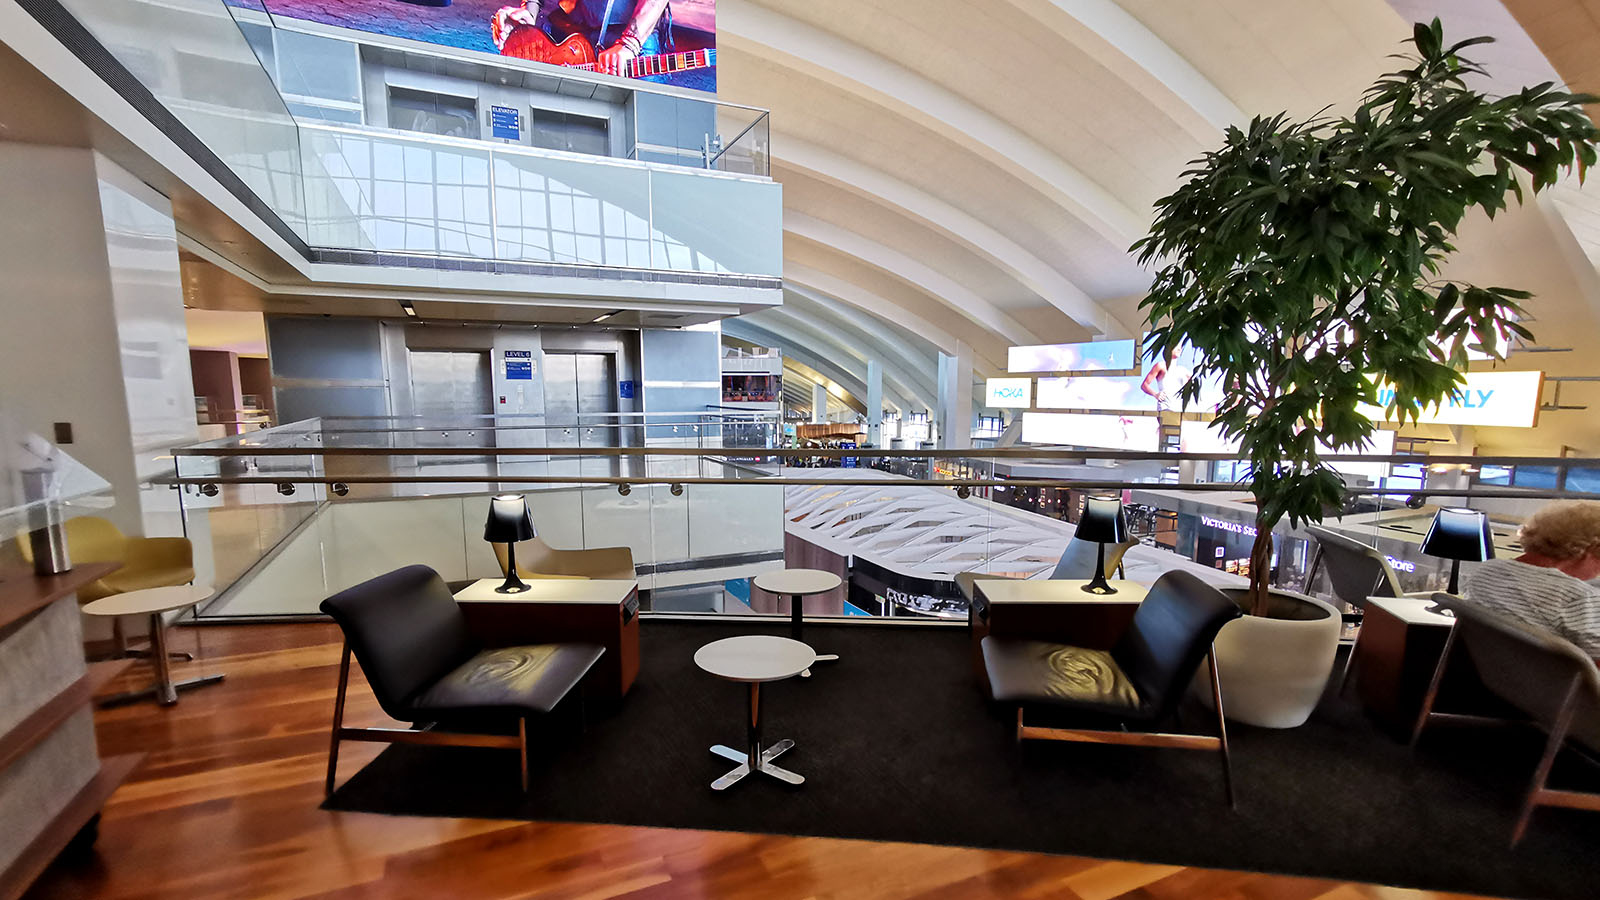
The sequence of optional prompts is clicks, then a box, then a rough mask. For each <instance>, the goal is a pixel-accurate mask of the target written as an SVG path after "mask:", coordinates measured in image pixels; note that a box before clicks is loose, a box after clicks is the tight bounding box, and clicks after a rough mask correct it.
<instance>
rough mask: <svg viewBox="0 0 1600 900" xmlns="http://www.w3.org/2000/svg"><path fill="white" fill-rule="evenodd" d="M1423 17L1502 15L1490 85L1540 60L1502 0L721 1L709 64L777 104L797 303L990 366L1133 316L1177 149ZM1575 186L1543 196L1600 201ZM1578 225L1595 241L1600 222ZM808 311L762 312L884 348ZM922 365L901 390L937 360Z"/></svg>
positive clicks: (1311, 95) (745, 99)
mask: <svg viewBox="0 0 1600 900" xmlns="http://www.w3.org/2000/svg"><path fill="white" fill-rule="evenodd" d="M1435 14H1438V15H1441V16H1442V17H1443V18H1444V20H1445V26H1446V30H1447V33H1449V34H1453V35H1455V36H1456V37H1465V36H1467V35H1468V34H1477V33H1483V32H1485V31H1488V32H1490V33H1495V34H1499V35H1502V37H1503V40H1502V44H1500V45H1496V47H1495V49H1494V51H1493V54H1492V56H1491V58H1490V59H1489V60H1488V61H1490V62H1492V64H1493V66H1494V68H1495V69H1496V70H1497V71H1498V72H1499V73H1500V74H1501V76H1502V77H1501V79H1499V81H1497V83H1496V85H1495V86H1497V87H1501V86H1503V84H1502V83H1503V82H1515V83H1516V84H1521V83H1524V82H1529V81H1537V80H1544V79H1543V78H1542V77H1539V76H1540V74H1541V73H1545V72H1549V71H1550V67H1549V65H1548V63H1545V62H1544V61H1543V57H1542V56H1540V55H1539V54H1538V51H1537V48H1535V47H1533V44H1532V42H1531V41H1530V40H1529V39H1528V37H1527V35H1526V34H1524V33H1523V32H1522V31H1521V29H1520V27H1519V26H1517V25H1516V22H1515V20H1514V19H1512V17H1511V16H1510V15H1509V14H1508V13H1506V11H1505V9H1504V8H1503V7H1502V6H1501V0H1339V2H1337V3H1329V2H1326V0H1208V2H1205V3H1179V2H1172V0H992V2H989V3H981V4H974V3H971V2H956V0H918V2H915V3H910V2H905V0H849V2H846V0H808V2H805V3H795V2H792V0H788V2H785V0H719V3H718V29H719V33H720V42H721V54H720V57H719V64H720V75H719V82H720V91H721V95H722V97H723V98H724V99H726V100H730V101H734V102H738V103H748V104H751V105H754V106H760V107H765V108H767V109H770V110H772V119H771V123H772V139H771V155H772V164H773V175H774V177H775V178H777V179H778V180H780V181H781V182H783V184H784V203H785V216H784V230H785V279H786V281H787V283H788V285H789V287H790V289H791V293H790V301H791V302H793V300H794V296H795V292H804V293H805V295H806V296H808V297H810V298H813V300H817V299H826V301H827V302H828V303H831V304H834V305H835V307H836V308H843V309H850V310H852V313H853V314H854V315H856V316H857V317H865V318H864V319H859V320H858V323H857V324H858V325H859V323H860V321H872V322H878V323H880V324H881V323H885V322H886V323H893V324H894V325H895V326H899V327H900V328H903V329H904V331H905V332H907V333H910V334H914V335H917V336H918V337H919V338H920V339H921V340H923V341H925V342H926V344H927V346H928V347H929V348H931V350H933V351H940V352H946V353H951V352H954V350H955V347H956V344H957V343H965V344H967V345H969V346H971V347H972V348H973V351H974V359H975V364H976V368H977V370H978V373H979V374H980V375H982V374H985V373H992V372H994V371H997V370H999V369H1000V368H1002V367H1003V361H1004V350H1005V347H1006V346H1007V345H1009V344H1014V343H1024V342H1045V341H1064V340H1082V339H1088V338H1092V337H1096V336H1112V337H1121V336H1129V335H1133V334H1136V333H1137V332H1138V331H1139V326H1140V316H1139V314H1138V311H1137V300H1138V298H1139V297H1140V296H1142V294H1143V292H1144V290H1145V288H1146V287H1147V285H1148V274H1147V273H1146V272H1144V271H1142V270H1141V269H1140V268H1139V267H1138V266H1137V265H1136V264H1135V263H1134V261H1133V259H1132V257H1131V256H1130V254H1129V253H1128V245H1129V244H1131V243H1132V242H1133V241H1134V240H1135V239H1137V238H1138V237H1139V236H1140V235H1141V234H1143V233H1144V231H1145V230H1146V228H1147V227H1148V223H1149V220H1150V218H1151V208H1152V204H1153V203H1154V201H1155V200H1156V199H1157V198H1159V197H1161V196H1162V195H1163V194H1165V193H1167V192H1168V191H1170V190H1171V189H1172V188H1173V187H1174V185H1175V184H1176V181H1177V179H1178V177H1179V175H1180V174H1181V172H1182V171H1183V169H1184V168H1185V164H1186V163H1187V162H1188V161H1189V160H1191V159H1193V158H1195V157H1196V156H1198V155H1199V154H1200V153H1201V152H1203V151H1204V150H1206V149H1208V148H1210V147H1214V146H1216V145H1217V143H1218V142H1219V141H1220V140H1221V133H1222V129H1223V128H1225V127H1226V126H1227V125H1229V124H1235V123H1239V124H1242V123H1243V122H1244V121H1246V120H1247V119H1248V118H1249V116H1251V115H1253V114H1272V113H1276V112H1278V111H1281V110H1288V111H1290V112H1291V113H1295V114H1301V115H1304V114H1310V113H1313V112H1316V111H1317V110H1320V109H1322V108H1324V107H1327V106H1330V105H1331V106H1333V107H1334V108H1335V109H1347V108H1349V107H1350V106H1351V105H1353V103H1354V102H1355V100H1356V99H1357V98H1358V97H1359V95H1360V92H1361V91H1362V90H1363V89H1364V88H1365V87H1366V86H1367V85H1369V84H1370V83H1371V82H1372V81H1373V80H1374V79H1375V78H1376V77H1378V76H1379V75H1380V74H1382V73H1384V72H1386V71H1388V70H1390V69H1391V68H1392V67H1393V61H1392V60H1391V59H1389V58H1388V55H1389V54H1391V53H1394V52H1396V51H1398V50H1399V49H1401V43H1402V42H1403V41H1404V40H1405V39H1406V38H1407V37H1408V36H1409V35H1410V23H1411V22H1412V21H1414V20H1416V19H1420V18H1428V17H1431V16H1433V15H1435ZM1584 200H1587V198H1582V199H1580V198H1579V197H1577V195H1575V194H1573V193H1571V192H1570V191H1569V192H1566V193H1563V194H1562V195H1561V199H1560V202H1558V203H1557V204H1556V206H1557V209H1558V210H1560V211H1561V213H1562V214H1564V215H1565V216H1566V217H1567V218H1568V219H1573V218H1574V217H1578V218H1579V219H1580V220H1586V219H1597V220H1600V216H1597V214H1595V213H1592V212H1590V213H1587V216H1585V215H1584V213H1585V212H1587V210H1589V209H1597V208H1600V202H1596V201H1592V200H1589V201H1587V202H1586V203H1585V202H1583V201H1584ZM1571 227H1572V228H1573V230H1574V233H1575V234H1577V237H1578V240H1579V242H1580V243H1582V244H1583V245H1584V247H1585V248H1586V249H1589V250H1591V256H1593V257H1594V258H1595V259H1600V226H1589V227H1587V229H1586V224H1585V221H1577V222H1574V223H1573V224H1572V226H1571ZM1591 233H1592V234H1593V235H1594V237H1593V238H1588V237H1587V235H1588V234H1591ZM1552 243H1554V242H1552ZM1550 254H1551V255H1550V263H1551V264H1559V265H1570V264H1571V263H1570V257H1571V256H1572V254H1567V255H1566V256H1565V257H1563V256H1562V255H1561V254H1559V253H1558V252H1557V251H1556V250H1555V249H1554V248H1552V249H1551V251H1550ZM1563 260H1566V261H1565V262H1563ZM1579 264H1580V265H1581V264H1582V263H1581V258H1580V263H1579ZM1522 265H1523V266H1524V267H1525V266H1526V265H1527V261H1526V260H1523V261H1522ZM1587 276H1588V278H1589V280H1590V281H1593V280H1594V279H1593V273H1592V271H1591V272H1589V273H1587ZM1513 283H1514V282H1513ZM817 309H818V307H817V305H816V303H815V302H812V303H810V304H809V305H804V306H796V307H795V308H793V309H791V310H790V313H789V314H787V315H785V314H765V313H763V314H759V316H758V317H757V318H756V319H755V323H756V324H759V327H760V329H761V332H762V333H763V334H764V335H765V336H766V337H767V338H768V339H773V340H775V341H776V342H778V343H780V344H784V343H787V344H788V345H789V346H790V347H802V346H805V345H806V344H808V343H809V344H811V345H813V346H811V347H809V349H810V351H811V352H812V353H814V354H816V355H817V356H819V357H822V358H825V359H827V360H830V361H833V362H835V363H836V364H837V365H839V366H842V367H844V368H845V369H848V370H851V371H856V370H857V368H858V366H860V365H862V359H863V357H864V355H871V356H882V355H884V354H885V353H886V352H887V351H886V350H885V349H884V347H883V342H882V338H881V336H879V337H872V336H863V337H861V338H860V341H861V344H860V346H859V347H857V348H853V349H849V350H848V352H847V351H846V348H845V347H844V346H843V345H845V344H849V343H850V341H852V340H854V339H855V338H854V337H852V336H851V335H850V334H848V333H847V334H846V335H844V336H843V337H840V336H837V335H835V334H833V332H832V331H830V330H829V329H831V328H832V327H833V326H835V325H839V324H845V325H846V326H847V327H848V323H841V322H840V321H839V320H837V319H832V320H830V321H829V324H828V325H826V326H823V327H822V328H821V329H819V328H816V327H812V328H807V327H805V326H806V325H807V322H808V319H809V317H811V316H812V315H815V314H817ZM734 327H735V328H736V327H737V326H734ZM819 330H820V331H822V332H825V333H826V334H825V336H823V337H819V333H818V332H819ZM880 331H881V329H880ZM886 365H889V364H888V363H886ZM914 365H916V362H915V361H913V360H912V359H907V358H901V359H899V360H897V361H895V362H894V363H893V364H892V366H891V368H893V369H894V370H895V372H896V374H897V376H899V377H900V379H901V381H902V383H904V384H905V385H906V391H905V392H903V393H902V394H901V396H900V397H899V398H898V399H903V400H909V401H911V402H915V401H914V400H913V399H912V398H911V397H907V396H904V393H915V391H914V390H912V388H911V387H910V385H909V382H913V381H918V380H920V379H922V378H926V379H927V380H928V381H931V371H926V372H924V373H915V372H911V371H910V370H909V367H910V366H914ZM830 377H831V376H830Z"/></svg>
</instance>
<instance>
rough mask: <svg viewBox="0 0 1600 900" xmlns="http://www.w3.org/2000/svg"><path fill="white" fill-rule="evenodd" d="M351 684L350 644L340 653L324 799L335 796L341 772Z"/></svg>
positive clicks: (345, 645)
mask: <svg viewBox="0 0 1600 900" xmlns="http://www.w3.org/2000/svg"><path fill="white" fill-rule="evenodd" d="M349 683H350V642H349V641H345V643H344V649H343V650H341V651H340V653H339V692H338V694H337V695H335V697H334V700H333V735H332V738H331V739H330V741H329V745H328V777H327V780H326V781H324V782H323V784H322V796H323V799H327V798H328V797H331V796H333V780H334V776H335V775H336V774H337V772H338V770H339V732H340V731H341V730H342V729H343V728H344V695H345V688H346V687H347V686H348V685H349Z"/></svg>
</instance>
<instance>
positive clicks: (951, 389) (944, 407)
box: [934, 341, 972, 450]
mask: <svg viewBox="0 0 1600 900" xmlns="http://www.w3.org/2000/svg"><path fill="white" fill-rule="evenodd" d="M934 418H935V419H936V420H937V422H938V423H939V446H940V447H942V448H943V449H946V450H965V449H966V448H968V447H971V446H972V348H971V347H970V346H968V345H967V344H965V343H963V342H960V341H957V342H956V352H955V354H954V355H951V354H947V353H940V354H939V410H938V414H937V415H936V416H935V417H934Z"/></svg>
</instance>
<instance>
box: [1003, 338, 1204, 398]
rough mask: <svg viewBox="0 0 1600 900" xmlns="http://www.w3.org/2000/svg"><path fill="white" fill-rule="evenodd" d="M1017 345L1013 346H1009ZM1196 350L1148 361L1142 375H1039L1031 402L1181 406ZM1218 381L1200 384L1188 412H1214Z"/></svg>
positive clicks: (1190, 375) (1192, 370) (1195, 362)
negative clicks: (1051, 376)
mask: <svg viewBox="0 0 1600 900" xmlns="http://www.w3.org/2000/svg"><path fill="white" fill-rule="evenodd" d="M1012 349H1016V348H1012ZM1198 360H1199V354H1198V353H1197V352H1196V351H1195V350H1193V349H1192V348H1190V349H1185V350H1184V351H1182V352H1180V353H1178V354H1177V355H1175V356H1174V357H1172V358H1171V359H1170V360H1167V361H1164V362H1162V361H1154V360H1151V361H1147V362H1146V364H1145V372H1144V374H1143V375H1066V376H1062V377H1056V378H1040V379H1039V388H1038V391H1037V393H1036V395H1035V397H1034V405H1035V406H1037V407H1039V408H1040V409H1113V410H1119V411H1127V412H1164V411H1166V410H1178V409H1181V408H1182V403H1183V401H1182V400H1181V398H1180V397H1179V393H1178V392H1179V391H1180V390H1181V389H1182V388H1183V386H1184V385H1185V384H1187V383H1188V382H1189V379H1190V378H1191V377H1192V373H1193V372H1194V370H1195V366H1196V365H1197V364H1198ZM1222 397H1223V395H1222V386H1221V382H1218V381H1213V382H1210V383H1206V384H1203V385H1202V386H1201V389H1200V396H1199V398H1198V399H1196V400H1195V401H1193V402H1191V403H1190V404H1189V406H1188V409H1187V411H1188V412H1215V411H1216V408H1217V405H1218V404H1220V403H1221V402H1222Z"/></svg>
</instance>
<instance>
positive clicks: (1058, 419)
mask: <svg viewBox="0 0 1600 900" xmlns="http://www.w3.org/2000/svg"><path fill="white" fill-rule="evenodd" d="M1022 442H1023V443H1025V444H1059V445H1062V446H1066V447H1101V448H1105V449H1108V450H1148V451H1150V452H1151V453H1154V452H1155V451H1156V449H1157V447H1159V446H1160V443H1161V421H1160V420H1159V419H1157V418H1156V417H1155V416H1096V415H1087V414H1084V413H1042V412H1025V413H1023V414H1022Z"/></svg>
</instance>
